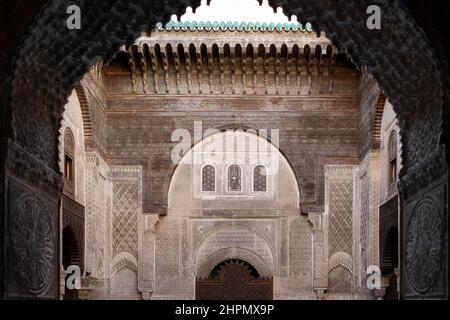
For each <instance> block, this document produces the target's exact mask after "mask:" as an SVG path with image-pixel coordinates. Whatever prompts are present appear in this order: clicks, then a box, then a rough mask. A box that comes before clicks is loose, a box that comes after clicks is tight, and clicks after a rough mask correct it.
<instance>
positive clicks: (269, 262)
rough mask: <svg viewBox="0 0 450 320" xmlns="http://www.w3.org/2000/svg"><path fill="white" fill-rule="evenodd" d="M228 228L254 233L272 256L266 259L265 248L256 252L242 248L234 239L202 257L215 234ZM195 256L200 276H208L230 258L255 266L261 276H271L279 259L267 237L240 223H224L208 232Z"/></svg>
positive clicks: (196, 249) (197, 273)
mask: <svg viewBox="0 0 450 320" xmlns="http://www.w3.org/2000/svg"><path fill="white" fill-rule="evenodd" d="M228 229H229V230H230V232H231V233H233V232H236V230H243V231H245V232H247V233H249V234H252V235H254V236H255V237H257V238H258V239H259V240H261V243H262V244H264V248H263V249H267V252H269V253H270V256H269V257H266V259H265V258H264V257H263V251H264V250H260V252H255V251H254V250H251V249H249V248H242V247H239V246H235V245H232V241H230V245H229V246H224V247H220V248H218V249H217V250H214V251H213V252H212V253H211V254H209V255H208V256H207V257H202V254H204V252H207V250H208V246H209V245H210V242H211V241H212V242H214V239H213V237H214V235H215V234H217V233H219V232H222V231H226V230H228ZM260 249H261V248H260ZM267 252H266V253H267ZM193 257H194V261H195V266H196V268H195V274H196V275H197V276H198V277H207V276H208V275H209V272H210V271H211V270H212V268H214V267H215V266H216V265H218V264H219V263H221V262H223V261H225V260H229V259H240V260H243V261H246V262H248V263H250V264H251V265H252V266H253V267H255V269H256V270H257V271H258V273H259V274H260V275H261V276H267V277H271V276H273V275H274V272H275V270H276V261H277V256H276V254H275V252H274V248H272V246H271V245H270V243H269V242H268V241H267V240H266V239H265V237H264V236H263V235H261V234H260V233H259V232H257V231H255V230H253V229H250V228H248V227H245V226H242V225H239V224H233V225H224V226H221V227H218V228H215V229H213V230H211V231H210V232H208V233H207V234H206V235H205V236H204V237H203V239H202V240H201V242H200V243H199V244H198V245H197V247H196V248H195V249H194V253H193Z"/></svg>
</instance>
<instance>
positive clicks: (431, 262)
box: [405, 198, 444, 293]
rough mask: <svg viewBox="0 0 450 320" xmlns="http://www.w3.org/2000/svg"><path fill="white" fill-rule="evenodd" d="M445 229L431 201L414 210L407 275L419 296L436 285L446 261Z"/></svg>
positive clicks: (429, 199) (410, 225)
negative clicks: (444, 248)
mask: <svg viewBox="0 0 450 320" xmlns="http://www.w3.org/2000/svg"><path fill="white" fill-rule="evenodd" d="M443 228H444V225H443V223H442V219H441V217H440V214H439V211H438V208H437V207H436V205H435V203H434V201H433V200H432V199H431V198H425V199H424V200H422V201H420V202H419V203H418V204H416V206H415V207H414V209H413V211H412V214H411V217H410V218H409V222H408V225H407V230H406V243H405V250H406V257H407V261H406V273H407V279H408V281H409V282H410V285H411V286H412V287H413V288H414V289H415V290H416V291H417V292H419V293H423V292H426V291H428V290H429V289H430V288H431V287H432V286H433V284H434V282H435V280H436V278H437V276H438V274H439V271H440V268H441V265H442V259H443V249H442V245H443V243H442V242H443V234H444V233H443Z"/></svg>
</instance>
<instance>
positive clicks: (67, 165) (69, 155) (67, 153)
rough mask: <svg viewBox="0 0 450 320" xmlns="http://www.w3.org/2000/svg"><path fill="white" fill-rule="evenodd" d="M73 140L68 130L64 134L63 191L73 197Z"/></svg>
mask: <svg viewBox="0 0 450 320" xmlns="http://www.w3.org/2000/svg"><path fill="white" fill-rule="evenodd" d="M74 159H75V139H74V137H73V133H72V131H71V130H70V129H69V128H66V131H65V132H64V180H65V183H64V190H65V191H66V192H68V193H69V194H71V195H73V194H74V192H75V162H74Z"/></svg>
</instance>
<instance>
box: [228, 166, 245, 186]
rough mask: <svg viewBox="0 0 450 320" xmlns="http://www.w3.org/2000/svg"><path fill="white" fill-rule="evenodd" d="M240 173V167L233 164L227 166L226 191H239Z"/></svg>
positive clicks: (240, 183) (240, 184)
mask: <svg viewBox="0 0 450 320" xmlns="http://www.w3.org/2000/svg"><path fill="white" fill-rule="evenodd" d="M241 188H242V175H241V167H239V166H238V165H236V164H233V165H232V166H230V167H229V168H228V191H241Z"/></svg>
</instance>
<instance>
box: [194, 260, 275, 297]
mask: <svg viewBox="0 0 450 320" xmlns="http://www.w3.org/2000/svg"><path fill="white" fill-rule="evenodd" d="M195 296H196V299H197V300H272V299H273V279H272V278H260V277H259V275H255V273H254V272H252V270H251V266H250V265H248V264H247V263H245V262H243V261H237V260H234V261H233V260H231V261H230V262H226V263H224V264H222V265H220V269H219V270H218V273H217V274H216V275H214V274H210V276H209V277H208V278H207V279H197V281H196V291H195Z"/></svg>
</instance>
